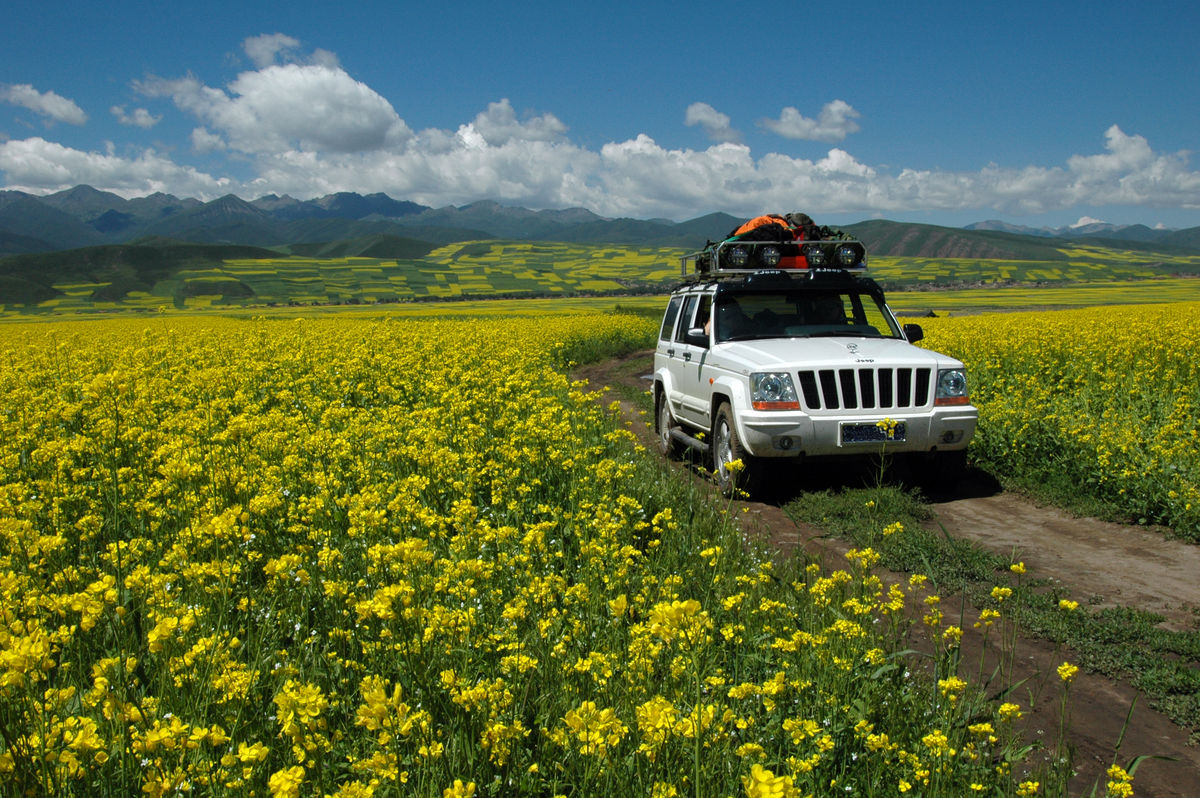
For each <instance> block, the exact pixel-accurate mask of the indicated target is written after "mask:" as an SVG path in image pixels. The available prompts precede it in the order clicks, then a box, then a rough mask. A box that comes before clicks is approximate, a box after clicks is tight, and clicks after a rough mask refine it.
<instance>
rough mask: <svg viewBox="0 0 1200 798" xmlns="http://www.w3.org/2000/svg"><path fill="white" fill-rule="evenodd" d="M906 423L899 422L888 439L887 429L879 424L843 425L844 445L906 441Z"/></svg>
mask: <svg viewBox="0 0 1200 798" xmlns="http://www.w3.org/2000/svg"><path fill="white" fill-rule="evenodd" d="M904 433H905V427H904V422H903V421H900V422H897V424H896V426H895V428H894V429H893V430H892V437H890V438H889V437H888V434H887V429H886V428H884V427H880V426H879V425H877V424H844V425H842V443H888V442H894V441H903V440H904Z"/></svg>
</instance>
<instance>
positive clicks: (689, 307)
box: [675, 294, 697, 344]
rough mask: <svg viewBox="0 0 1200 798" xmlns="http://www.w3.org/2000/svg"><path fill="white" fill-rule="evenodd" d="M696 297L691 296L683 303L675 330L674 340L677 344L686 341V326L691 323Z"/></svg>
mask: <svg viewBox="0 0 1200 798" xmlns="http://www.w3.org/2000/svg"><path fill="white" fill-rule="evenodd" d="M696 299H697V297H696V295H695V294H692V295H691V296H689V297H688V298H687V300H686V301H685V302H684V303H683V313H682V314H680V315H681V317H680V319H679V327H678V328H677V329H676V330H675V340H676V341H677V342H679V343H681V344H682V343H685V342H686V341H687V331H688V325H689V324H690V323H691V321H692V313H693V312H695V310H696Z"/></svg>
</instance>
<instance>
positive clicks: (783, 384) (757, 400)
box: [750, 371, 800, 410]
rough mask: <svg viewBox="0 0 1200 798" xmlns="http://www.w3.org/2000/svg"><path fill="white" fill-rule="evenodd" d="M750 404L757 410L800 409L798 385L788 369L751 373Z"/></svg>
mask: <svg viewBox="0 0 1200 798" xmlns="http://www.w3.org/2000/svg"><path fill="white" fill-rule="evenodd" d="M750 404H751V405H753V406H754V409H755V410H799V409H800V401H799V400H798V399H797V398H796V386H795V385H793V384H792V375H791V374H788V373H787V372H786V371H765V372H755V373H754V374H751V375H750Z"/></svg>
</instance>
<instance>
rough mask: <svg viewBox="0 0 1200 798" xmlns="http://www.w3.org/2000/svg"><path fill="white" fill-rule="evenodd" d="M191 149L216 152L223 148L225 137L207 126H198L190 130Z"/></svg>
mask: <svg viewBox="0 0 1200 798" xmlns="http://www.w3.org/2000/svg"><path fill="white" fill-rule="evenodd" d="M192 149H193V150H195V151H196V152H216V151H217V150H223V149H225V139H223V138H221V137H220V136H218V135H217V134H215V133H210V132H209V130H208V128H203V127H198V128H195V129H194V130H192Z"/></svg>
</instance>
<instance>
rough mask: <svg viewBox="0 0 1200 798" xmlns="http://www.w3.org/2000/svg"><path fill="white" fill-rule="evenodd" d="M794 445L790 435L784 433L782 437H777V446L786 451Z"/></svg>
mask: <svg viewBox="0 0 1200 798" xmlns="http://www.w3.org/2000/svg"><path fill="white" fill-rule="evenodd" d="M792 446H793V443H792V439H791V438H790V437H788V436H787V435H784V436H783V437H781V438H776V439H775V448H776V449H782V450H783V451H785V452H786V451H787V450H788V449H791V448H792Z"/></svg>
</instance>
